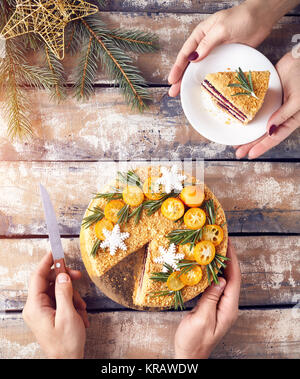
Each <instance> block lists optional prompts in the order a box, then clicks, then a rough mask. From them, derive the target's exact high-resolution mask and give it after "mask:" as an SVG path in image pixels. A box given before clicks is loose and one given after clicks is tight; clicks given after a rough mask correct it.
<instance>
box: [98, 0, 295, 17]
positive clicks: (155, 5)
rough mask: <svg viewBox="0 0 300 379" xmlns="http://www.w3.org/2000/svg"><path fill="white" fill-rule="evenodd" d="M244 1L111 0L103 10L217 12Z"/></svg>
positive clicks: (293, 12)
mask: <svg viewBox="0 0 300 379" xmlns="http://www.w3.org/2000/svg"><path fill="white" fill-rule="evenodd" d="M240 3H242V1H241V0H231V1H230V0H228V1H226V0H223V1H219V0H209V1H208V0H185V1H178V0H167V1H166V0H163V1H157V0H150V1H145V0H144V1H141V0H125V1H120V0H110V1H109V2H107V4H106V6H105V7H102V8H101V10H106V11H123V12H138V11H142V12H176V13H178V12H184V13H215V12H217V11H219V10H222V9H227V8H231V7H233V6H235V5H237V4H240ZM288 14H300V7H299V6H298V7H296V8H295V9H293V10H291V11H290V12H289V13H288Z"/></svg>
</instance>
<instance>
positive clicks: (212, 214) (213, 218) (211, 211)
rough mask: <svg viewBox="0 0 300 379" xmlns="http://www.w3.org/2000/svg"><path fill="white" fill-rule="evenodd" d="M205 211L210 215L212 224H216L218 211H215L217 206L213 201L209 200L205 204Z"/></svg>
mask: <svg viewBox="0 0 300 379" xmlns="http://www.w3.org/2000/svg"><path fill="white" fill-rule="evenodd" d="M204 208H205V211H206V213H207V215H208V218H209V222H210V224H211V225H212V224H215V223H216V216H217V210H216V209H215V204H214V201H213V199H209V200H207V201H206V202H205V203H204Z"/></svg>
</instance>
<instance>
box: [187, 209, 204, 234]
mask: <svg viewBox="0 0 300 379" xmlns="http://www.w3.org/2000/svg"><path fill="white" fill-rule="evenodd" d="M183 221H184V224H185V226H186V227H187V228H189V229H200V228H202V226H203V225H204V224H205V221H206V214H205V212H204V210H202V209H200V208H190V209H189V210H188V211H187V212H186V213H185V215H184V217H183Z"/></svg>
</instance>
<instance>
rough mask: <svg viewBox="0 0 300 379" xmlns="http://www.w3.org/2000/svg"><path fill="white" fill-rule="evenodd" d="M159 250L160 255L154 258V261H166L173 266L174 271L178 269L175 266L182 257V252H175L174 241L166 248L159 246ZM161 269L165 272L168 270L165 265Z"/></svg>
mask: <svg viewBox="0 0 300 379" xmlns="http://www.w3.org/2000/svg"><path fill="white" fill-rule="evenodd" d="M159 252H160V253H161V256H160V257H158V258H154V262H155V263H162V264H164V263H167V264H168V265H170V266H171V267H172V268H173V270H174V271H178V270H179V269H178V268H177V263H178V261H180V260H181V259H183V258H184V254H176V245H175V244H174V243H171V245H170V246H169V248H168V249H165V248H164V247H162V246H160V247H159ZM162 271H163V272H167V271H168V270H167V268H166V267H165V266H163V268H162Z"/></svg>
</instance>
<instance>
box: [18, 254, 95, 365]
mask: <svg viewBox="0 0 300 379" xmlns="http://www.w3.org/2000/svg"><path fill="white" fill-rule="evenodd" d="M52 265H53V258H52V254H51V253H48V254H47V255H46V256H45V257H44V258H43V259H42V261H41V262H40V264H39V265H38V268H37V270H36V271H35V272H34V274H33V275H32V277H31V280H30V285H29V291H28V298H27V302H26V304H25V307H24V309H23V318H24V320H25V322H26V324H27V325H28V326H29V328H30V329H31V330H32V332H33V334H34V335H35V337H36V339H37V341H38V343H39V344H40V345H41V348H42V350H43V351H44V353H45V355H46V357H47V358H83V354H84V345H85V338H86V332H85V328H87V327H88V326H89V322H88V317H87V312H86V304H85V302H84V301H83V300H82V299H81V297H80V295H79V293H78V292H77V291H75V290H73V287H72V282H71V279H72V280H76V279H79V278H80V277H81V273H80V272H79V271H77V270H70V269H67V270H68V274H59V275H58V276H57V277H56V279H55V272H54V270H53V269H51V266H52Z"/></svg>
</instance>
